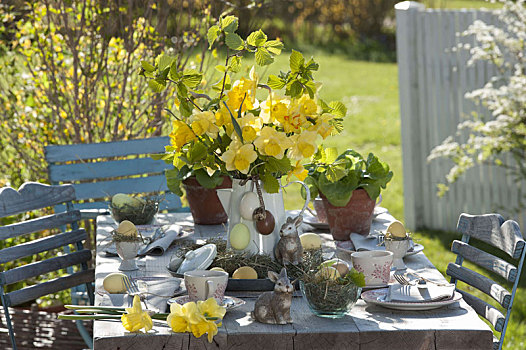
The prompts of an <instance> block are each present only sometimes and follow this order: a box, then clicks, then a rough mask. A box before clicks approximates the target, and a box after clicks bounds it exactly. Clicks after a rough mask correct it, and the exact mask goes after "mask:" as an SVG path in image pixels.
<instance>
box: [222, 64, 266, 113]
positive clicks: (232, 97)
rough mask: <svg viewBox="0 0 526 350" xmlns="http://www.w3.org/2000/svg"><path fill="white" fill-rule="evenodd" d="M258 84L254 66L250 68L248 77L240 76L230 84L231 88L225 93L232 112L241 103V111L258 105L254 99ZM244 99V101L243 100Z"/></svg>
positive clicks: (237, 108)
mask: <svg viewBox="0 0 526 350" xmlns="http://www.w3.org/2000/svg"><path fill="white" fill-rule="evenodd" d="M257 84H258V76H257V74H256V73H255V69H254V67H252V69H251V70H250V74H249V78H248V79H247V78H245V77H243V78H241V79H240V80H237V81H235V82H234V84H233V85H232V90H230V91H229V92H227V93H226V96H227V102H226V104H227V105H228V108H230V111H231V112H232V113H234V111H237V110H239V107H240V106H241V103H242V102H243V106H242V107H241V112H245V111H247V110H252V109H255V108H257V107H258V103H257V100H256V89H257ZM243 99H244V101H243Z"/></svg>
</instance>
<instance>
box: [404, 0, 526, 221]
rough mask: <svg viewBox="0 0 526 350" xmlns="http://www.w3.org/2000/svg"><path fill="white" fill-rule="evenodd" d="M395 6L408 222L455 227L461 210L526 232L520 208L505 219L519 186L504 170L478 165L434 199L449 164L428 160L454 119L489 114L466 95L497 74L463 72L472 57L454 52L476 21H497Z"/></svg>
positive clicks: (482, 68) (475, 13)
mask: <svg viewBox="0 0 526 350" xmlns="http://www.w3.org/2000/svg"><path fill="white" fill-rule="evenodd" d="M395 9H396V23H397V29H396V40H397V55H398V70H399V72H398V74H399V91H400V115H401V122H402V124H401V128H402V158H403V169H404V170H403V171H404V174H403V175H404V207H405V213H404V214H405V223H406V225H407V226H408V227H409V228H412V229H416V228H424V227H425V228H431V229H441V230H454V229H455V227H456V223H457V220H458V217H459V215H460V214H461V213H462V212H466V213H470V214H484V213H490V212H498V213H500V214H502V215H503V216H504V217H505V218H506V217H507V218H511V217H513V218H514V219H515V220H517V221H518V222H519V225H520V226H521V227H522V228H525V227H526V225H525V224H526V215H525V214H526V213H524V211H523V212H522V214H521V215H511V214H510V213H511V212H512V211H513V210H512V209H513V208H516V207H517V205H518V186H517V184H515V183H514V181H513V180H512V178H511V177H510V176H509V175H507V174H506V172H505V171H504V170H503V169H501V168H496V167H489V166H477V167H476V168H474V169H472V170H470V171H469V172H468V173H467V174H465V176H463V177H462V178H461V179H460V180H458V181H457V182H456V183H455V184H454V185H453V186H451V188H450V190H449V192H448V193H447V194H446V195H445V196H444V197H442V198H439V197H438V196H437V184H439V183H443V182H444V181H445V174H446V173H447V172H448V171H449V169H450V167H451V164H452V163H451V162H450V161H448V160H442V159H441V160H434V161H432V162H431V163H428V162H427V160H426V158H427V156H428V155H429V153H430V151H431V149H432V148H433V147H434V146H436V145H438V144H440V143H441V142H442V141H443V140H444V139H445V138H446V137H447V136H449V135H453V134H454V133H455V131H456V127H457V124H458V123H459V121H461V120H465V118H467V117H468V116H469V115H471V114H472V112H476V113H482V114H485V115H486V116H488V113H487V112H485V111H484V110H483V109H481V108H480V107H478V106H476V105H475V104H474V103H473V102H471V101H469V100H466V99H465V98H464V94H465V93H466V92H467V91H472V90H474V89H476V88H479V87H482V86H483V85H484V83H485V82H487V81H488V79H489V78H490V77H491V76H493V75H494V73H495V69H494V67H492V66H490V65H487V64H483V63H477V64H476V65H475V66H473V67H468V66H467V60H468V58H469V52H467V51H466V50H458V51H454V50H451V48H453V47H455V46H457V45H458V44H459V43H462V44H463V43H467V42H471V43H474V39H473V38H466V37H462V36H459V35H457V33H459V32H462V31H464V30H465V29H467V27H468V26H469V25H470V24H472V23H473V22H474V20H475V19H481V20H483V21H484V22H486V23H496V16H495V15H494V14H492V12H491V11H486V10H438V9H426V8H425V6H424V5H422V4H420V3H416V2H412V1H405V2H402V3H399V4H397V5H396V6H395ZM525 161H526V160H525ZM522 188H524V189H526V185H525V184H523V185H522Z"/></svg>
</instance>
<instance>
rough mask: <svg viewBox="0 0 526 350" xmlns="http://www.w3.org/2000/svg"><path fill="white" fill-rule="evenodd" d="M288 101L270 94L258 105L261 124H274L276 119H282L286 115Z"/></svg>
mask: <svg viewBox="0 0 526 350" xmlns="http://www.w3.org/2000/svg"><path fill="white" fill-rule="evenodd" d="M289 104H290V100H289V99H288V98H283V97H280V96H278V95H276V94H274V93H271V94H270V95H269V97H268V98H267V99H266V100H265V101H263V102H262V103H261V104H260V107H261V112H260V114H259V117H260V118H261V119H262V120H263V123H265V124H268V123H272V122H274V121H275V120H276V119H277V118H283V117H284V116H285V115H287V113H288V106H289Z"/></svg>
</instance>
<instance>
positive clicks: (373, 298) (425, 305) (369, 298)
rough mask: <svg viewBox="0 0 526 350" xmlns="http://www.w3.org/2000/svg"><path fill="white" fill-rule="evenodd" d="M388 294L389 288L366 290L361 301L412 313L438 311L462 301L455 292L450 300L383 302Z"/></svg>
mask: <svg viewBox="0 0 526 350" xmlns="http://www.w3.org/2000/svg"><path fill="white" fill-rule="evenodd" d="M388 292H389V288H382V289H373V290H368V291H366V292H363V293H362V299H363V300H365V302H366V303H367V304H373V305H380V306H383V307H386V308H388V309H394V310H413V311H416V310H432V309H438V308H439V307H443V306H446V305H450V304H453V303H455V302H457V301H459V300H460V299H462V295H461V294H460V293H458V292H455V294H454V295H453V296H452V297H451V298H450V299H446V300H439V301H429V302H418V303H408V302H400V301H396V302H395V301H385V297H386V296H387V293H388Z"/></svg>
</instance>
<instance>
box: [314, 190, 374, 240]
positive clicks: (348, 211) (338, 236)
mask: <svg viewBox="0 0 526 350" xmlns="http://www.w3.org/2000/svg"><path fill="white" fill-rule="evenodd" d="M320 195H321V198H322V199H323V204H325V209H326V211H327V219H328V221H329V227H330V229H331V234H332V237H333V238H334V239H335V240H338V241H346V240H348V239H349V237H350V235H351V233H352V232H355V233H359V234H361V235H368V234H369V230H370V229H371V222H372V221H373V211H374V205H375V202H374V200H372V199H371V198H370V197H369V195H368V194H367V192H366V191H365V190H363V189H357V190H354V191H353V193H352V196H351V199H350V200H349V203H347V205H346V206H345V207H335V206H334V205H332V204H331V203H329V201H328V200H327V197H325V196H324V195H323V194H322V193H320Z"/></svg>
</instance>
